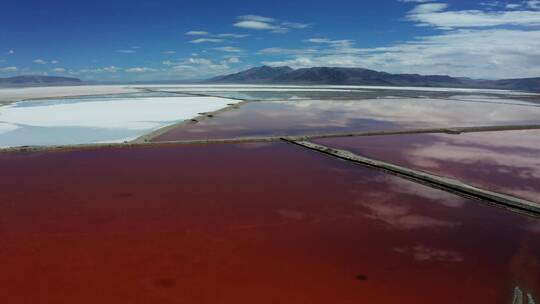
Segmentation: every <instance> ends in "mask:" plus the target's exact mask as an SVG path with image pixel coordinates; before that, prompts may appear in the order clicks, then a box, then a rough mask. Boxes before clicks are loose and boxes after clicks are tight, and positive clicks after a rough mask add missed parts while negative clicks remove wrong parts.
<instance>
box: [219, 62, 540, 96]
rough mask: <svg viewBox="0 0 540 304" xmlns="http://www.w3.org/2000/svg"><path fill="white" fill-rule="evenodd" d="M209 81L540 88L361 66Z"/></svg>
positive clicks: (255, 71)
mask: <svg viewBox="0 0 540 304" xmlns="http://www.w3.org/2000/svg"><path fill="white" fill-rule="evenodd" d="M208 82H211V83H243V84H248V83H249V84H319V85H322V84H327V85H371V86H427V87H454V88H455V87H463V88H486V89H512V90H526V91H540V77H538V78H522V79H502V80H477V79H471V78H457V77H450V76H445V75H419V74H391V73H386V72H379V71H374V70H369V69H362V68H341V67H313V68H302V69H293V68H291V67H288V66H284V67H270V66H261V67H255V68H251V69H248V70H245V71H242V72H238V73H234V74H229V75H223V76H218V77H214V78H212V79H209V80H208Z"/></svg>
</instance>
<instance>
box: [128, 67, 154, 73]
mask: <svg viewBox="0 0 540 304" xmlns="http://www.w3.org/2000/svg"><path fill="white" fill-rule="evenodd" d="M125 71H126V72H127V73H148V72H155V71H156V69H152V68H147V67H134V68H129V69H126V70H125Z"/></svg>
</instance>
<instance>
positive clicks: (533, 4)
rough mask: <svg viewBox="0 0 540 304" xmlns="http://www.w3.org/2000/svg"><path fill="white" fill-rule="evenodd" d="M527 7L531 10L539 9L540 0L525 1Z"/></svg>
mask: <svg viewBox="0 0 540 304" xmlns="http://www.w3.org/2000/svg"><path fill="white" fill-rule="evenodd" d="M526 4H527V7H529V8H532V9H540V0H529V1H526Z"/></svg>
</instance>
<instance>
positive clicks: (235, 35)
mask: <svg viewBox="0 0 540 304" xmlns="http://www.w3.org/2000/svg"><path fill="white" fill-rule="evenodd" d="M248 36H249V35H247V34H235V33H224V34H218V35H216V37H221V38H245V37H248Z"/></svg>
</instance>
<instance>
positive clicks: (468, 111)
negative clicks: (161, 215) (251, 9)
mask: <svg viewBox="0 0 540 304" xmlns="http://www.w3.org/2000/svg"><path fill="white" fill-rule="evenodd" d="M506 101H508V102H512V101H509V100H506ZM515 102H516V103H517V101H515ZM538 123H540V107H538V106H535V105H532V104H530V105H526V104H507V103H504V102H495V101H494V102H464V101H462V100H445V99H428V98H422V99H420V98H380V99H365V100H285V101H265V102H252V103H247V104H244V105H242V106H241V107H240V108H238V109H235V110H232V111H227V112H223V113H220V114H219V115H216V116H214V117H212V118H211V119H205V120H202V121H200V122H198V123H196V124H190V125H183V126H180V127H178V128H175V129H172V130H169V131H168V132H167V133H165V134H163V135H161V136H159V137H157V138H155V139H154V141H169V140H183V139H204V138H212V139H216V138H234V137H242V136H269V135H301V134H317V133H327V132H353V131H375V130H377V131H379V130H398V129H403V128H440V127H458V126H459V127H465V126H481V125H510V124H538Z"/></svg>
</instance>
